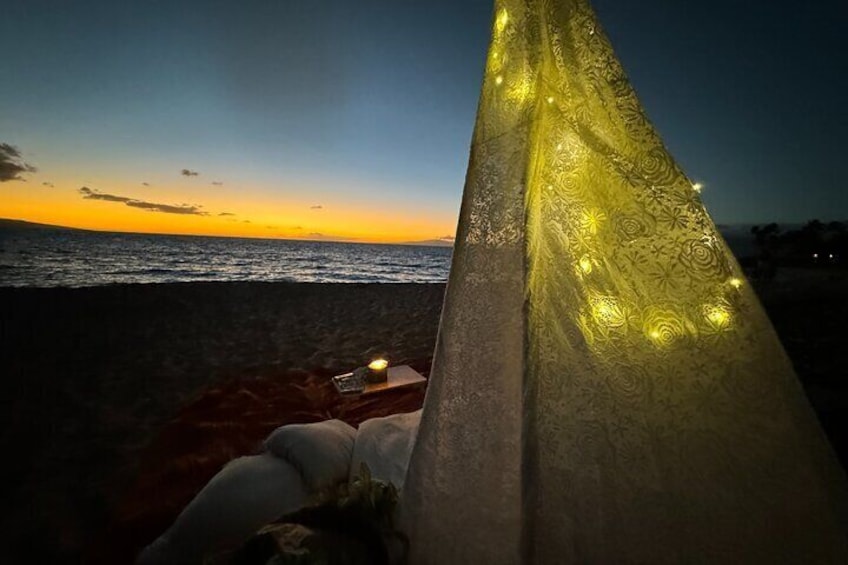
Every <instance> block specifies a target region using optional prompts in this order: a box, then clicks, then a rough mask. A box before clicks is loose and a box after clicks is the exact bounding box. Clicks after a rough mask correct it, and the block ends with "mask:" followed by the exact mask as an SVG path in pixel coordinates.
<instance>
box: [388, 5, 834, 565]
mask: <svg viewBox="0 0 848 565" xmlns="http://www.w3.org/2000/svg"><path fill="white" fill-rule="evenodd" d="M846 492H848V490H847V489H846V480H845V476H844V474H843V471H842V469H841V468H840V466H839V464H838V462H837V461H836V459H835V457H834V456H833V454H832V451H831V448H830V446H829V445H828V443H827V441H826V439H825V438H824V436H823V434H822V432H821V430H820V428H819V426H818V423H817V421H816V419H815V416H814V414H813V413H812V411H811V409H810V407H809V405H808V403H807V401H806V399H805V396H804V393H803V390H802V389H801V387H800V385H799V383H798V381H797V379H796V377H795V375H794V373H793V370H792V367H791V364H790V362H789V360H788V359H787V357H786V355H785V353H784V351H783V349H782V347H781V345H780V343H779V341H778V339H777V337H776V335H775V333H774V331H773V329H772V327H771V324H770V323H769V320H768V318H767V317H766V316H765V314H764V313H763V311H762V309H761V307H760V305H759V303H758V301H757V299H756V297H755V295H754V293H753V292H752V290H751V289H750V287H749V286H748V284H747V282H746V280H745V278H744V276H743V275H742V273H741V271H740V269H739V266H738V265H737V264H736V262H735V260H734V258H733V256H732V255H731V253H730V252H729V250H728V248H727V246H726V245H725V243H724V242H723V240H722V238H721V237H720V236H719V234H718V233H717V231H716V228H715V226H714V225H713V222H712V221H711V220H710V218H709V216H708V214H707V212H706V211H705V210H704V207H703V205H702V204H701V201H700V198H699V196H698V193H697V190H696V187H694V186H693V183H692V182H691V181H690V180H689V179H688V178H687V177H686V175H684V174H683V172H682V171H681V170H680V168H679V167H678V166H677V165H676V164H675V162H674V161H673V159H672V158H671V156H670V155H669V153H668V151H667V150H666V149H665V147H664V146H663V144H662V141H661V140H660V138H659V137H658V135H657V133H656V131H655V130H654V129H653V128H652V126H651V125H650V124H649V122H648V120H647V118H646V117H645V114H644V112H643V110H642V108H641V107H640V105H639V102H638V100H637V98H636V96H635V94H634V92H633V90H632V88H631V86H630V85H629V83H628V81H627V79H626V77H625V74H624V72H623V70H622V68H621V66H620V64H619V62H618V60H617V59H616V57H615V55H614V53H613V50H612V48H611V46H610V44H609V41H608V40H607V38H606V37H605V35H604V33H603V32H602V31H601V29H600V27H599V25H598V21H597V19H596V17H595V15H594V13H593V11H592V10H591V8H590V6H589V5H588V3H587V1H586V0H497V1H496V7H495V16H494V22H493V37H492V41H491V46H490V50H489V53H488V58H487V64H486V72H485V79H484V84H483V90H482V95H481V99H480V106H479V111H478V117H477V123H476V127H475V133H474V139H473V144H472V148H471V159H470V163H469V168H468V175H467V179H466V186H465V193H464V197H463V203H462V211H461V214H460V221H459V231H458V234H457V244H456V249H455V252H454V259H453V268H452V271H451V276H450V280H449V283H448V291H447V296H446V300H445V305H444V311H443V314H442V322H441V328H440V333H439V340H438V344H437V349H436V357H435V361H434V367H433V371H432V374H431V380H430V385H429V390H428V393H427V398H426V401H425V405H424V412H423V416H422V421H421V425H420V429H419V433H418V437H417V439H416V443H415V446H414V449H413V453H412V458H411V461H410V467H409V472H408V474H407V478H406V482H405V486H404V492H403V498H402V507H401V511H402V519H403V522H402V523H403V524H404V528H405V531H406V533H407V535H408V536H409V538H410V541H411V558H412V563H416V564H417V563H440V564H441V563H445V564H451V563H485V564H486V565H495V564H499V563H505V564H515V563H652V564H653V563H731V562H732V563H845V562H848V541H847V540H846V531H848V521H846V509H848V496H846Z"/></svg>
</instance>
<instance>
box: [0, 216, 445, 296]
mask: <svg viewBox="0 0 848 565" xmlns="http://www.w3.org/2000/svg"><path fill="white" fill-rule="evenodd" d="M451 251H452V250H451V248H449V247H430V246H414V245H372V244H359V243H331V242H315V241H291V240H272V239H242V238H223V237H197V236H173V235H144V234H127V233H109V232H89V231H75V230H52V229H17V228H0V286H31V287H53V286H65V287H80V286H98V285H107V284H115V283H169V282H194V281H294V282H319V283H324V282H343V283H362V282H365V283H369V282H370V283H373V282H380V283H401V282H420V283H429V282H444V281H445V280H447V276H448V271H449V270H450V259H451Z"/></svg>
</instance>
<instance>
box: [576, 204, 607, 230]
mask: <svg viewBox="0 0 848 565" xmlns="http://www.w3.org/2000/svg"><path fill="white" fill-rule="evenodd" d="M605 217H606V215H605V214H604V213H603V212H601V211H598V210H588V211H586V212H583V215H582V217H581V222H580V227H581V228H583V234H584V235H596V234H597V233H598V228H599V227H600V225H601V222H602V221H603V220H604V219H605Z"/></svg>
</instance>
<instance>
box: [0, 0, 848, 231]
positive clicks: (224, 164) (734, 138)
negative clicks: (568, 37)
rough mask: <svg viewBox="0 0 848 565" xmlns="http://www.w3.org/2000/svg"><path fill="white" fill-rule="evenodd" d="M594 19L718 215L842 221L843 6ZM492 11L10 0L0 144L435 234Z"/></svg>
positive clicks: (50, 163) (483, 5)
mask: <svg viewBox="0 0 848 565" xmlns="http://www.w3.org/2000/svg"><path fill="white" fill-rule="evenodd" d="M594 6H595V8H596V10H597V11H598V13H599V16H600V18H601V21H602V23H603V25H604V27H605V29H606V31H607V33H608V34H609V35H610V37H611V39H612V41H613V44H614V46H615V48H616V51H617V53H618V55H619V57H620V59H621V60H622V62H623V64H624V67H625V69H626V70H627V72H628V74H629V76H630V79H631V81H632V82H633V84H634V86H635V87H636V90H637V91H638V93H639V95H640V98H641V100H642V103H643V105H644V106H645V107H646V109H647V112H648V115H649V116H650V118H651V119H652V121H653V122H654V124H655V125H656V126H657V128H658V129H659V130H660V132H661V133H662V135H663V137H664V139H665V141H666V143H667V145H668V146H669V148H670V149H671V151H672V153H673V154H674V155H675V156H676V157H677V159H678V160H679V162H680V163H681V165H682V166H683V168H684V169H685V170H686V172H687V173H688V174H689V176H690V177H692V178H695V179H697V180H699V181H702V182H704V183H705V184H706V189H705V191H704V193H703V195H704V199H705V201H706V203H707V206H708V208H709V209H710V211H711V213H712V215H713V217H714V219H715V220H716V221H717V222H719V223H737V222H761V221H770V220H777V221H782V222H786V221H803V220H807V219H809V218H812V217H819V218H822V219H846V218H848V195H847V194H846V188H848V187H846V182H845V178H846V174H845V173H843V167H842V164H843V161H844V160H846V158H848V156H846V153H848V134H846V132H848V108H846V99H848V97H846V92H848V33H846V32H845V31H844V30H845V28H846V25H847V24H848V17H846V11H848V8H846V2H845V0H816V1H815V2H809V3H804V2H793V3H788V2H775V1H763V0H738V1H730V0H712V1H709V2H705V1H701V2H686V1H671V0H642V1H640V2H634V1H631V0H627V1H625V0H595V2H594ZM491 10H492V4H491V2H490V0H434V1H419V0H415V1H413V0H381V1H377V0H359V1H351V0H277V1H271V0H265V1H262V2H258V1H240V2H221V1H214V0H196V1H195V0H193V1H179V0H173V1H157V0H148V1H138V2H124V1H120V2H119V1H115V0H103V1H76V2H67V1H55V2H45V1H41V0H12V1H11V2H10V0H5V1H4V4H3V8H2V11H0V13H2V19H0V52H2V53H3V54H4V55H3V59H4V61H3V65H2V67H0V69H2V70H1V71H0V72H2V74H1V75H0V141H5V142H9V143H13V144H16V145H18V146H20V148H21V149H22V150H23V151H24V152H25V154H26V155H27V156H28V157H29V158H30V159H32V160H33V161H35V162H37V164H38V165H39V166H40V168H41V170H42V171H49V170H50V168H51V167H53V168H54V169H55V170H61V171H63V174H70V173H68V171H72V172H74V171H75V172H78V173H79V174H80V175H85V174H89V175H92V176H97V178H112V177H114V178H118V177H120V178H125V179H129V178H132V179H138V178H149V177H151V176H153V177H155V175H156V174H157V171H159V170H160V169H161V170H165V169H167V170H172V168H173V167H176V166H177V163H180V166H191V168H195V169H198V170H202V171H210V172H211V173H210V174H215V175H216V177H226V180H227V181H229V182H228V184H230V185H231V184H233V183H235V184H240V185H242V186H244V187H245V188H244V193H243V194H242V196H241V197H243V198H247V199H260V200H261V199H262V198H265V197H271V196H274V194H275V193H276V192H280V193H283V192H287V191H288V192H292V193H295V192H298V191H304V190H309V191H310V192H311V193H312V194H310V196H313V197H314V199H315V201H316V202H321V203H325V202H331V203H333V202H338V203H339V205H340V206H343V205H345V203H350V202H354V201H364V202H368V203H371V204H375V205H376V204H379V205H384V206H386V207H387V208H389V209H398V210H407V211H414V212H415V213H419V214H422V215H425V216H426V215H430V216H432V217H433V218H434V220H433V221H434V223H439V222H442V223H444V222H443V219H444V218H448V220H449V222H448V223H450V222H453V221H455V217H456V214H457V212H458V207H459V201H460V196H461V191H462V183H463V177H464V173H465V166H466V162H467V157H468V144H469V141H470V136H471V129H472V126H473V122H474V113H475V109H476V104H477V96H478V93H479V88H480V82H481V78H482V72H483V64H484V59H485V51H486V46H487V42H488V35H489V30H490V18H491ZM71 176H73V175H71ZM107 188H108V187H107ZM231 197H232V198H234V199H237V198H239V195H238V194H233V195H231ZM175 198H176V196H175ZM433 235H434V236H437V235H442V234H435V233H434V234H433Z"/></svg>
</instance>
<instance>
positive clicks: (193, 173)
mask: <svg viewBox="0 0 848 565" xmlns="http://www.w3.org/2000/svg"><path fill="white" fill-rule="evenodd" d="M180 174H181V175H182V176H184V177H196V176H199V175H200V173H198V172H197V171H192V170H191V169H183V170H182V171H180Z"/></svg>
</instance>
